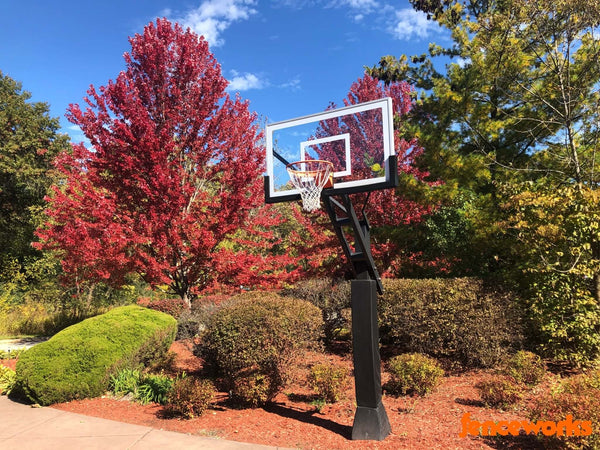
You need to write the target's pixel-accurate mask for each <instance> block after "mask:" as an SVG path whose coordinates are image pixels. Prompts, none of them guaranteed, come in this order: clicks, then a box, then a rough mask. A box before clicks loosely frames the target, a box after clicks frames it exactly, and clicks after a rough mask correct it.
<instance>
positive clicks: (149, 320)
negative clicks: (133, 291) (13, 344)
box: [16, 305, 177, 405]
mask: <svg viewBox="0 0 600 450" xmlns="http://www.w3.org/2000/svg"><path fill="white" fill-rule="evenodd" d="M176 332H177V321H176V320H175V319H174V318H173V317H171V316H169V315H168V314H165V313H161V312H159V311H153V310H150V309H147V308H142V307H140V306H136V305H132V306H123V307H119V308H115V309H113V310H111V311H109V312H107V313H106V314H102V315H100V316H96V317H92V318H90V319H86V320H84V321H83V322H80V323H78V324H76V325H72V326H70V327H68V328H65V329H64V330H62V331H61V332H59V333H57V334H56V335H54V336H53V337H52V338H51V339H49V340H48V341H46V342H43V343H41V344H38V345H36V346H35V347H32V348H31V349H29V350H27V351H26V352H24V353H23V354H22V355H21V357H20V358H19V361H18V362H17V368H16V369H17V370H16V372H17V386H18V388H19V389H21V390H22V391H24V393H25V394H26V395H27V396H28V397H29V398H30V399H31V400H32V401H34V402H37V403H39V404H40V405H50V404H53V403H60V402H66V401H70V400H73V399H79V398H89V397H97V396H100V395H102V394H103V393H104V392H105V391H106V390H107V389H108V387H109V381H110V377H111V375H113V374H115V373H117V372H118V371H119V370H120V369H122V368H136V367H138V366H140V365H147V364H149V363H151V362H152V361H154V360H156V359H157V358H160V357H161V356H162V355H164V354H165V353H166V352H167V351H168V349H169V347H170V345H171V343H172V342H173V340H174V338H175V334H176Z"/></svg>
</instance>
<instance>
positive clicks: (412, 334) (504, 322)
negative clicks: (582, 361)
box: [0, 279, 600, 449]
mask: <svg viewBox="0 0 600 450" xmlns="http://www.w3.org/2000/svg"><path fill="white" fill-rule="evenodd" d="M385 286H386V293H385V294H384V296H382V297H381V298H380V311H381V313H380V329H381V343H382V355H383V364H382V373H383V389H384V405H385V407H386V410H387V414H388V417H389V419H390V423H391V425H392V434H391V435H390V436H389V437H388V438H386V439H385V440H384V441H382V442H377V441H371V442H365V441H352V440H351V439H350V434H351V429H352V421H353V417H354V411H355V408H356V406H355V400H354V398H355V397H354V385H353V377H352V355H351V342H350V338H351V337H350V329H351V327H350V323H349V321H350V320H351V319H350V317H349V315H348V314H347V313H348V308H349V298H348V293H349V287H348V284H347V283H338V284H332V282H331V281H330V280H320V281H317V280H315V281H311V282H303V283H299V284H298V285H297V286H296V287H293V288H288V289H286V290H283V291H281V292H280V293H279V294H276V293H273V292H261V291H256V292H248V293H245V294H241V295H235V296H219V297H209V298H207V299H205V300H204V301H201V300H198V301H197V302H195V303H194V304H193V305H192V309H191V310H186V309H181V308H180V309H179V311H174V310H173V308H172V305H173V302H164V301H154V302H153V301H149V300H148V299H140V303H143V304H145V305H146V306H147V307H140V306H127V307H120V308H116V309H113V310H111V311H110V312H108V313H106V314H102V315H99V316H96V317H93V318H90V319H87V320H84V321H83V322H80V323H79V324H77V325H73V326H71V327H69V328H66V329H65V330H63V331H62V332H60V333H58V334H56V335H55V336H54V337H52V338H51V339H50V340H48V341H47V342H44V343H41V344H38V345H36V346H35V347H33V348H32V349H30V350H27V351H26V352H24V353H20V354H18V355H16V356H17V362H16V364H15V363H14V362H13V361H14V360H13V361H11V360H7V359H4V360H3V361H2V363H3V364H4V365H5V366H7V367H12V368H13V370H14V369H15V366H16V376H15V375H14V373H13V372H12V371H11V370H10V369H3V375H2V383H1V384H0V386H1V388H2V389H3V390H5V391H8V392H9V394H10V395H11V396H13V397H17V398H19V397H20V398H24V399H28V400H29V401H33V402H38V403H40V404H44V405H52V406H53V407H55V408H59V409H63V410H67V411H73V412H79V413H83V414H90V415H96V416H99V417H105V418H109V419H114V418H119V420H123V421H127V422H132V423H138V424H144V425H149V426H153V427H158V428H162V429H168V430H174V431H180V432H186V433H191V434H198V435H203V436H212V437H220V438H225V439H232V440H240V441H246V442H255V443H265V444H270V445H275V446H283V447H298V448H323V449H325V448H354V447H356V448H409V447H421V446H422V447H425V446H430V447H434V448H435V447H436V446H445V445H450V446H456V447H457V448H473V449H474V448H548V446H550V445H556V446H557V447H562V448H580V447H581V446H582V445H586V446H587V447H586V448H595V446H596V445H597V440H596V436H597V435H596V434H595V433H594V434H592V435H591V436H590V433H589V432H588V430H589V431H591V430H592V429H594V430H595V429H597V427H599V426H600V421H599V419H600V373H598V372H595V371H589V372H585V373H577V374H575V373H572V372H569V371H566V370H565V368H564V367H553V366H550V367H549V366H548V365H547V364H546V363H545V362H544V361H543V360H542V359H541V358H540V357H539V356H537V355H535V354H534V353H531V352H528V351H524V350H519V349H520V348H522V346H523V343H524V337H523V326H522V324H520V323H519V321H518V319H517V316H516V315H515V311H514V310H513V309H511V306H510V305H511V304H512V302H514V298H511V295H510V293H508V292H505V291H501V290H498V289H496V288H494V287H492V286H489V285H485V284H482V283H481V282H479V281H477V280H474V279H455V280H421V281H415V280H396V281H388V282H386V283H385ZM425 300H427V301H425ZM165 309H167V310H169V311H170V313H171V314H173V315H170V314H167V313H165V312H158V311H157V310H165ZM428 349H429V350H428ZM5 356H6V355H5ZM568 415H571V416H572V423H573V425H569V427H567V425H566V423H565V422H564V421H565V420H567V419H568ZM474 421H476V422H479V426H475V428H473V425H469V424H472V423H473V422H474ZM561 421H563V425H560V422H561ZM486 422H487V423H486ZM516 422H518V424H519V426H518V427H516V428H515V429H514V430H513V431H511V432H510V433H509V430H510V428H509V424H511V423H513V424H514V423H516ZM551 422H554V424H555V425H554V428H548V427H551V425H548V424H550V423H551ZM497 424H500V428H499V429H496V428H490V427H494V426H496V425H497ZM503 424H504V425H503ZM469 426H471V428H469ZM527 427H533V428H527ZM536 427H537V428H536ZM544 427H546V428H544ZM561 427H562V428H561ZM498 430H500V431H498ZM515 430H516V432H515ZM536 430H537V431H536ZM557 430H558V432H557ZM560 430H562V431H560ZM561 433H562V434H563V435H564V436H562V437H560V435H561ZM557 436H558V437H557Z"/></svg>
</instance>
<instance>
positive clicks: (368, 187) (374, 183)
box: [264, 97, 398, 203]
mask: <svg viewBox="0 0 600 450" xmlns="http://www.w3.org/2000/svg"><path fill="white" fill-rule="evenodd" d="M377 109H379V110H381V136H382V140H383V157H384V161H383V165H384V169H385V170H384V175H383V176H380V177H376V178H369V179H359V180H350V181H342V182H335V179H334V186H333V187H332V188H330V189H324V190H323V195H342V194H355V193H359V192H370V191H374V190H380V189H389V188H393V187H396V186H397V185H398V166H397V157H396V152H395V147H394V121H393V107H392V99H391V98H389V97H386V98H382V99H379V100H373V101H370V102H365V103H359V104H356V105H349V106H345V107H342V108H336V109H330V110H326V111H323V112H319V113H316V114H310V115H307V116H302V117H297V118H294V119H289V120H284V121H280V122H275V123H272V124H267V125H266V127H265V140H266V173H265V176H264V191H265V203H279V202H290V201H295V200H299V199H300V193H299V192H298V191H297V190H296V189H289V190H281V191H277V190H276V187H275V184H274V179H275V177H274V167H275V163H276V162H275V160H279V162H280V163H282V164H284V165H285V164H287V163H288V161H286V160H285V158H283V157H282V156H281V155H279V154H278V153H277V152H276V151H275V150H274V148H273V147H274V138H273V134H274V132H276V131H278V130H282V129H286V128H291V127H294V126H299V125H305V124H311V123H315V124H317V123H319V122H320V121H326V120H328V119H334V118H337V117H341V116H344V115H351V114H358V113H361V112H364V111H368V110H377ZM333 140H343V141H344V145H345V152H346V167H345V168H344V170H341V171H336V172H335V173H334V178H335V177H341V176H345V175H349V174H350V171H351V167H350V166H349V161H350V158H349V152H350V138H349V136H348V135H347V134H340V135H336V136H329V137H325V138H318V139H312V140H308V141H302V142H300V143H299V146H300V149H299V154H300V155H301V157H302V158H301V159H302V160H304V159H305V148H306V147H307V146H308V145H315V144H318V143H322V142H328V141H333Z"/></svg>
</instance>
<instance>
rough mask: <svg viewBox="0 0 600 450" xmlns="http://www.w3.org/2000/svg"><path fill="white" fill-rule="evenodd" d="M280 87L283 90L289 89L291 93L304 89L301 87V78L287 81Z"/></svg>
mask: <svg viewBox="0 0 600 450" xmlns="http://www.w3.org/2000/svg"><path fill="white" fill-rule="evenodd" d="M279 87H280V88H282V89H289V90H291V91H299V90H300V89H301V88H302V86H300V78H299V77H296V78H293V79H291V80H289V81H286V82H285V83H282V84H280V85H279Z"/></svg>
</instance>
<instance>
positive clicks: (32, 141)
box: [0, 0, 600, 449]
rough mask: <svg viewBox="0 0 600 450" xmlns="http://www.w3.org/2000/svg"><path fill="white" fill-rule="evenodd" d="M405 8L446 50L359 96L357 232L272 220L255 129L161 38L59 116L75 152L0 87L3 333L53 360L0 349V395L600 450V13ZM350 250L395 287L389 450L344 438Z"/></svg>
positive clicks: (330, 438)
mask: <svg viewBox="0 0 600 450" xmlns="http://www.w3.org/2000/svg"><path fill="white" fill-rule="evenodd" d="M411 3H414V6H415V8H417V9H420V10H421V11H423V12H426V13H427V14H428V15H429V17H430V19H431V20H435V21H437V22H438V23H439V24H440V25H441V26H443V27H445V28H447V29H448V30H449V31H450V32H451V33H452V35H451V36H452V40H453V45H452V48H448V49H443V48H441V47H439V46H436V45H432V46H431V47H430V52H429V54H427V55H421V56H415V57H413V58H407V57H406V56H405V55H403V56H402V57H400V58H394V57H391V56H387V57H383V58H382V59H381V61H380V63H379V65H377V66H374V67H371V68H369V69H367V70H366V72H365V73H362V74H359V75H360V76H359V77H358V78H357V80H356V81H355V82H353V83H352V84H351V85H350V86H349V88H348V94H347V96H346V98H344V99H343V103H344V105H347V106H350V105H352V107H353V106H355V105H361V104H363V103H366V102H372V101H374V100H379V99H381V98H389V99H391V102H390V101H387V100H386V104H388V105H390V104H391V105H393V107H392V111H391V113H392V114H393V120H391V121H390V122H393V127H392V129H393V130H392V131H389V134H393V142H394V148H393V151H392V149H388V155H387V156H388V158H387V161H383V160H381V161H379V160H377V161H376V160H375V159H374V158H373V157H372V156H371V155H370V154H368V153H364V155H363V154H360V155H359V157H358V158H357V161H355V162H353V164H355V165H357V166H360V167H361V170H363V173H366V174H367V175H369V176H371V177H375V178H374V179H377V177H379V176H380V175H381V174H382V172H383V174H384V175H385V170H386V169H385V168H386V167H387V168H388V170H389V169H391V167H390V166H389V163H390V161H394V162H397V167H396V166H393V169H394V171H395V169H397V171H398V180H397V186H395V187H390V186H389V185H387V184H386V189H382V190H377V191H373V192H369V193H368V194H366V193H364V192H352V193H351V194H348V195H349V196H350V195H351V196H352V199H353V201H354V202H355V204H356V205H357V211H360V212H361V213H362V214H361V215H360V217H359V218H358V219H357V221H354V222H352V221H351V220H350V217H348V218H347V219H348V220H347V221H345V218H342V219H339V220H338V218H334V217H332V215H328V214H326V213H325V212H323V211H321V210H318V209H317V210H316V211H312V212H310V213H306V212H303V211H302V210H301V208H300V205H299V204H298V202H295V201H293V202H290V203H282V204H265V195H264V194H263V189H264V187H265V185H266V186H269V184H268V181H269V180H268V177H266V178H263V176H262V173H263V171H264V167H265V140H266V138H265V135H264V133H263V130H262V127H263V125H264V124H263V123H261V120H259V116H258V114H257V113H255V112H252V111H251V110H250V105H249V103H248V102H246V101H244V100H243V99H242V98H241V97H240V96H239V95H235V96H233V95H230V93H229V92H228V91H227V80H226V79H225V77H224V76H223V74H222V73H221V67H220V65H219V63H218V62H217V60H216V58H215V57H214V55H213V54H212V53H211V52H210V51H209V48H208V43H207V42H206V40H204V39H203V38H200V37H198V36H197V35H196V34H194V33H193V32H192V31H191V30H184V29H183V28H182V27H181V26H180V25H178V24H176V23H171V22H169V21H168V20H167V19H157V20H156V21H154V22H151V23H150V24H148V25H147V26H146V27H145V28H144V30H143V33H142V34H136V35H135V36H133V37H132V38H131V39H130V44H131V51H130V52H127V53H126V54H125V56H124V65H125V68H124V70H123V71H121V72H119V73H118V74H116V77H115V79H114V80H109V81H108V82H107V84H106V85H105V86H100V87H98V88H96V87H94V86H91V87H90V89H89V91H88V96H87V97H86V98H85V99H84V102H85V105H84V106H80V105H79V104H76V103H73V104H72V105H71V106H70V107H69V109H68V111H67V118H68V120H69V121H70V122H71V123H72V124H73V125H76V126H77V127H79V129H81V131H82V132H83V134H84V135H85V136H86V138H87V139H88V143H86V144H84V143H80V144H75V143H71V142H69V139H68V137H67V136H66V135H64V134H61V133H60V132H59V122H58V120H57V119H53V118H50V117H49V116H48V107H47V105H45V104H43V103H31V102H29V99H30V94H29V93H27V92H26V91H22V90H21V85H20V84H19V83H18V82H16V81H15V80H13V79H11V78H10V77H9V76H7V75H5V74H2V73H0V208H2V209H1V212H2V214H1V215H0V335H1V336H2V337H17V336H37V337H39V336H44V337H48V338H49V339H48V340H46V341H45V342H42V343H39V344H37V345H35V346H34V347H32V348H31V349H29V350H25V351H19V352H10V353H2V354H0V360H1V361H2V365H1V366H0V390H2V392H3V393H4V394H7V395H10V396H11V397H12V398H15V399H19V400H21V401H28V402H33V403H34V404H39V405H42V406H50V407H54V408H60V409H65V410H69V411H77V412H81V413H84V414H94V415H99V416H102V417H106V418H111V419H115V418H119V420H125V421H131V422H134V423H143V424H146V425H151V426H154V427H160V428H164V429H171V430H176V431H182V432H187V433H192V434H198V435H206V436H213V437H217V438H225V439H233V440H240V441H246V442H257V443H266V444H271V445H277V446H283V447H298V448H323V449H325V448H327V449H330V448H354V447H356V448H390V449H391V448H446V447H448V448H473V449H475V448H498V449H505V448H515V449H517V448H552V447H556V448H590V449H594V448H599V447H600V440H599V438H598V436H599V435H600V434H599V433H600V369H599V364H598V363H599V361H600V209H599V205H600V203H599V201H598V200H599V199H600V190H599V189H600V188H599V187H598V186H599V184H598V183H599V181H596V179H597V178H598V173H600V171H598V170H596V169H595V163H596V160H597V158H598V156H597V148H598V143H599V141H600V133H599V132H598V123H600V100H599V98H600V65H598V64H597V61H598V59H599V58H600V40H598V39H597V32H598V24H599V23H600V11H599V10H598V7H597V5H596V4H595V3H594V2H591V3H590V2H581V1H579V0H564V1H560V2H554V1H550V0H543V1H537V2H527V1H521V0H508V1H503V2H469V5H463V4H462V3H461V2H437V3H436V2H417V1H415V2H411ZM484 4H485V5H484ZM439 57H441V58H454V59H453V61H454V62H447V63H444V64H442V65H443V66H444V67H445V69H444V70H442V69H441V66H440V65H439V64H434V62H435V58H439ZM438 70H441V72H438ZM329 100H331V99H325V102H327V101H329ZM326 106H327V105H326V103H325V105H324V107H326ZM334 106H335V104H333V103H332V104H330V109H331V108H333V107H334ZM344 111H347V110H344ZM372 112H373V111H369V113H372ZM382 114H383V113H382ZM336 120H337V118H336ZM321 122H322V123H319V124H318V126H317V129H316V131H315V133H314V134H315V136H320V135H321V134H322V133H324V130H325V129H335V130H337V131H339V132H340V133H341V132H342V131H348V132H350V131H352V132H353V133H356V134H358V135H359V136H360V137H361V139H359V140H360V141H361V143H362V144H367V145H373V142H372V139H371V140H370V139H369V136H370V134H369V132H370V128H369V127H368V126H365V124H366V123H367V124H368V122H365V121H363V122H361V121H360V120H357V121H354V122H353V123H352V128H353V129H352V130H343V129H342V128H344V127H343V126H342V125H341V124H340V123H338V122H335V121H332V120H329V121H321ZM381 122H384V120H383V119H381ZM343 125H344V126H346V124H345V123H344V124H343ZM348 126H350V125H348ZM267 129H268V127H267ZM357 130H358V131H357ZM337 131H336V133H337ZM348 134H349V133H348ZM329 137H331V136H329ZM329 137H328V138H324V139H325V140H326V141H327V142H329V141H330V139H329ZM319 139H321V138H319ZM267 141H268V140H267ZM319 142H321V141H320V140H319ZM332 142H333V141H332ZM270 144H271V146H273V145H275V146H276V145H279V144H281V145H282V146H283V143H273V142H270ZM352 145H355V143H354V142H353V143H352ZM313 146H317V147H318V145H317V144H313ZM359 148H360V146H359ZM282 152H283V150H282ZM392 153H393V155H392ZM324 154H325V153H324ZM279 156H280V157H281V155H279ZM330 156H332V157H331V159H334V158H333V157H335V156H336V155H335V152H333V154H332V153H331V152H330ZM390 156H393V158H390ZM386 164H388V166H386ZM387 175H390V173H389V172H388V173H387ZM343 177H344V175H340V176H339V177H338V178H343ZM391 179H393V181H394V183H393V184H394V185H395V184H396V180H395V177H391V176H390V180H391ZM265 181H266V183H265ZM390 183H391V181H390ZM288 187H291V186H288V185H286V184H285V183H284V184H283V185H282V190H281V192H283V194H285V193H286V190H287V188H288ZM328 195H329V194H328ZM339 204H341V203H339V202H338V205H339ZM358 205H364V206H363V208H362V210H359V209H358ZM338 209H339V206H338ZM349 210H350V208H348V209H347V210H346V213H348V216H350V214H349ZM367 218H368V220H367ZM359 221H360V223H359V224H358V226H356V227H355V228H356V229H358V228H360V229H361V230H362V233H363V235H360V236H359V235H358V234H357V232H356V230H354V234H353V232H352V230H349V229H348V226H347V224H349V223H353V224H356V223H358V222H359ZM332 225H333V226H332ZM334 226H335V227H336V228H335V231H334ZM367 231H368V232H367ZM352 234H353V236H354V239H355V240H356V242H354V241H353V240H352V236H351V235H352ZM348 236H350V239H349V241H352V242H348ZM357 236H359V237H360V238H365V236H367V237H368V239H370V241H371V247H372V254H371V252H369V251H368V248H365V247H367V244H365V243H364V242H363V243H362V244H361V243H360V242H358V239H357V238H356V237H357ZM344 239H346V244H348V246H347V247H344V250H346V252H345V253H346V254H344V253H343V252H342V249H341V248H340V241H343V240H344ZM368 239H367V240H368ZM355 250H356V252H355V253H353V251H355ZM357 254H359V256H361V257H363V258H364V261H367V260H369V262H370V258H371V257H372V260H373V262H374V266H376V269H377V270H378V271H379V273H380V274H381V275H382V284H383V289H382V293H381V294H380V295H379V296H378V304H377V312H378V323H377V325H378V332H379V347H380V348H379V350H380V353H381V358H382V365H381V373H382V391H383V394H384V397H383V404H384V406H385V409H386V411H387V415H388V418H389V420H390V423H391V427H392V433H391V434H390V435H389V436H388V437H387V438H386V439H385V440H383V441H381V442H372V441H360V442H356V441H353V440H352V439H351V437H352V423H353V418H354V413H355V411H356V409H357V401H356V394H355V390H354V386H353V383H354V373H353V370H354V368H353V360H352V350H353V347H352V317H351V316H352V314H351V306H350V303H351V300H350V299H351V293H350V284H349V282H348V280H350V279H352V278H353V277H357V276H359V277H360V275H361V274H360V273H359V274H357V273H351V271H350V270H349V269H350V264H349V261H347V260H346V259H345V256H347V255H352V256H354V257H355V256H356V255H357ZM351 259H352V258H351ZM356 259H357V258H355V260H356ZM364 261H363V262H364ZM353 262H355V261H353ZM353 269H354V272H359V271H357V270H356V266H353ZM377 270H375V269H374V268H373V267H369V270H365V271H363V274H364V273H366V272H369V271H370V272H369V273H371V276H372V277H373V278H377V277H375V276H373V273H375V272H377ZM377 281H379V280H377ZM373 295H374V294H373ZM355 323H357V322H355ZM357 335H358V333H357ZM378 385H379V384H378V382H377V386H378ZM359 406H360V405H359Z"/></svg>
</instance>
